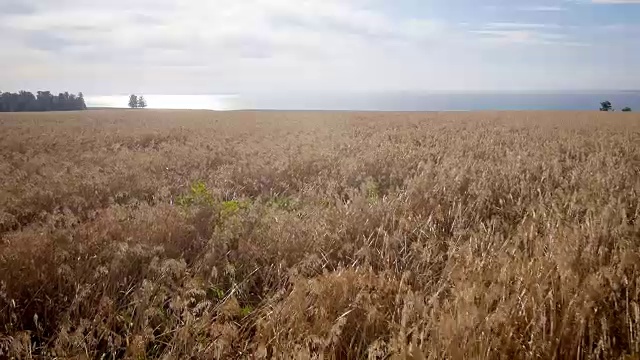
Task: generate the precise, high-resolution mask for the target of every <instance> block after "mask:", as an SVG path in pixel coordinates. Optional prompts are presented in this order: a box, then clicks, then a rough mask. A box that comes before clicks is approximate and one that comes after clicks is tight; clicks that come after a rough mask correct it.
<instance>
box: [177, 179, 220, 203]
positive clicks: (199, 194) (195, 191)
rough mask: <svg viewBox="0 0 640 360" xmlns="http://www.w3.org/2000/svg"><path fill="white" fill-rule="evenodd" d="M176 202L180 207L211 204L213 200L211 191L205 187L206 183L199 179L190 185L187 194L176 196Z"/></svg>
mask: <svg viewBox="0 0 640 360" xmlns="http://www.w3.org/2000/svg"><path fill="white" fill-rule="evenodd" d="M177 203H178V205H180V206H182V207H188V206H205V205H208V206H211V205H213V203H214V200H213V195H211V192H210V191H209V189H208V188H207V184H205V183H204V182H203V181H201V180H199V181H196V182H195V183H193V185H191V188H190V189H189V192H188V193H187V194H185V195H182V196H179V197H178V200H177Z"/></svg>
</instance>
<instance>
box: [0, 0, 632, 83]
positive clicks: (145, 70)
mask: <svg viewBox="0 0 640 360" xmlns="http://www.w3.org/2000/svg"><path fill="white" fill-rule="evenodd" d="M638 19H640V0H638V1H636V0H571V1H570V0H564V1H561V0H531V1H513V0H510V1H507V0H489V1H477V0H397V1H393V2H392V1H382V0H210V1H193V0H137V1H131V0H110V1H102V0H101V1H89V0H85V1H80V0H58V1H50V0H0V34H1V36H0V49H2V50H1V51H0V69H2V71H0V90H17V89H29V90H32V91H35V90H37V89H51V90H54V91H56V90H58V89H60V90H62V89H65V90H71V91H84V92H85V93H88V94H120V93H122V94H125V93H131V92H138V93H147V94H163V93H166V94H181V93H182V94H196V93H199V94H213V93H224V94H242V93H252V92H288V91H345V92H347V91H394V90H536V89H545V90H553V89H633V88H636V89H637V88H640V72H639V71H637V66H638V64H640V46H639V45H640V24H639V20H638Z"/></svg>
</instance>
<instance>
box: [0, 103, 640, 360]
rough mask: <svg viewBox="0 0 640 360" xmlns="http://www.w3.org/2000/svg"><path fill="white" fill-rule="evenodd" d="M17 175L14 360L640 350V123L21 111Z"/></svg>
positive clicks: (12, 148) (0, 298)
mask: <svg viewBox="0 0 640 360" xmlns="http://www.w3.org/2000/svg"><path fill="white" fill-rule="evenodd" d="M0 184H1V185H0V239H1V240H0V358H2V357H15V358H21V359H28V358H51V357H56V356H57V357H58V358H76V359H93V358H95V359H112V358H131V359H150V358H164V359H181V358H193V359H235V358H247V359H261V358H280V359H293V358H296V359H310V358H316V359H321V358H323V359H367V358H369V359H385V358H398V359H404V358H406V359H445V358H446V359H638V358H639V357H638V356H639V355H640V222H639V220H638V219H639V213H640V202H639V196H640V116H639V115H636V114H618V113H613V114H612V113H599V112H583V113H572V112H566V113H560V112H559V113H552V112H484V113H482V112H480V113H422V114H421V113H356V112H354V113H331V112H315V113H314V112H307V113H304V112H227V113H215V112H206V111H203V112H197V111H153V110H140V111H135V110H133V111H125V110H106V111H86V112H79V113H73V112H72V113H42V114H28V113H24V114H2V115H0Z"/></svg>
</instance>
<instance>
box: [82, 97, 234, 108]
mask: <svg viewBox="0 0 640 360" xmlns="http://www.w3.org/2000/svg"><path fill="white" fill-rule="evenodd" d="M144 98H145V99H146V101H147V104H148V108H149V109H193V110H238V109H242V108H243V106H242V103H241V101H240V97H239V96H237V95H145V96H144ZM86 102H87V106H88V107H90V108H91V107H106V108H126V107H128V103H129V96H128V95H107V96H87V97H86Z"/></svg>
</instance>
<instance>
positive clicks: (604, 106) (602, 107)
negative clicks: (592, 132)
mask: <svg viewBox="0 0 640 360" xmlns="http://www.w3.org/2000/svg"><path fill="white" fill-rule="evenodd" d="M612 110H613V106H611V102H610V101H603V102H601V103H600V111H612Z"/></svg>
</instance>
